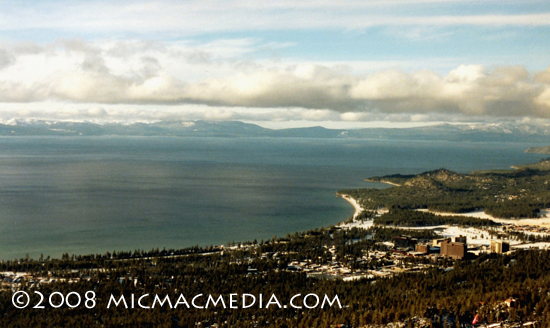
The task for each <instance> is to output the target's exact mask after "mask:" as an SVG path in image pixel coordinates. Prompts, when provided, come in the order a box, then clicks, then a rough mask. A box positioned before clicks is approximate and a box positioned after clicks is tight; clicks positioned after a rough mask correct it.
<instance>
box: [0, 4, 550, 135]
mask: <svg viewBox="0 0 550 328" xmlns="http://www.w3.org/2000/svg"><path fill="white" fill-rule="evenodd" d="M0 6H1V8H2V10H0V120H3V121H5V120H11V119H47V120H89V121H94V122H105V121H117V122H135V121H157V120H199V119H204V120H240V121H245V122H253V123H258V124H260V125H263V126H268V127H276V128H282V127H292V126H314V125H322V126H327V127H361V126H411V125H426V124H433V123H435V122H455V123H463V122H501V121H514V122H517V121H521V122H527V123H540V124H548V123H550V37H549V36H550V2H549V1H547V0H540V1H531V0H524V1H517V0H515V1H508V0H485V1H483V0H476V1H469V0H458V1H455V0H350V1H342V0H339V1H335V0H301V1H295V0H293V1H290V0H280V1H252V0H227V1H220V0H200V1H194V0H193V1H170V0H164V1H163V0H161V1H139V0H138V1H125V0H120V1H61V0H50V1H31V0H29V1H2V0H0Z"/></svg>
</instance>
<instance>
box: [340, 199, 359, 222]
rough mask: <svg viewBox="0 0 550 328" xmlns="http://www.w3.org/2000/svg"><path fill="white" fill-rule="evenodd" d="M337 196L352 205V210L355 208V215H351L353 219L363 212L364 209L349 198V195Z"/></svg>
mask: <svg viewBox="0 0 550 328" xmlns="http://www.w3.org/2000/svg"><path fill="white" fill-rule="evenodd" d="M337 195H338V196H340V197H342V198H343V199H345V200H347V201H348V203H350V204H351V205H353V208H355V213H353V218H354V219H356V218H357V216H358V215H359V213H361V212H363V211H364V210H365V209H364V208H362V207H361V206H360V205H359V203H357V201H356V200H355V199H354V198H353V197H351V196H350V195H345V194H337Z"/></svg>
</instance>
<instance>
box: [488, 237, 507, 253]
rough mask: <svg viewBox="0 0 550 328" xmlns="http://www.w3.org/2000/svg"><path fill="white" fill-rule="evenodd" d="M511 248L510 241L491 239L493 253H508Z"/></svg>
mask: <svg viewBox="0 0 550 328" xmlns="http://www.w3.org/2000/svg"><path fill="white" fill-rule="evenodd" d="M509 250H510V243H508V242H506V241H500V240H491V253H498V254H502V253H506V252H508V251H509Z"/></svg>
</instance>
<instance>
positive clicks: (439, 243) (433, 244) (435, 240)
mask: <svg viewBox="0 0 550 328" xmlns="http://www.w3.org/2000/svg"><path fill="white" fill-rule="evenodd" d="M444 241H451V238H440V239H434V240H433V241H432V246H434V247H441V243H442V242H444Z"/></svg>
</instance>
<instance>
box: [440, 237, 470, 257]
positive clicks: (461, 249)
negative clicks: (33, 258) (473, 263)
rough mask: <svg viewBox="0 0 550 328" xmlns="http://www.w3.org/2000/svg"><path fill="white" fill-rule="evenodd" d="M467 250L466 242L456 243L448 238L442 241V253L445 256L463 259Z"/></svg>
mask: <svg viewBox="0 0 550 328" xmlns="http://www.w3.org/2000/svg"><path fill="white" fill-rule="evenodd" d="M466 251H467V248H466V244H465V243H456V242H451V241H448V240H446V241H444V242H442V243H441V255H443V256H445V257H450V258H452V259H455V260H457V259H459V260H461V259H463V258H464V257H465V256H466Z"/></svg>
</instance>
